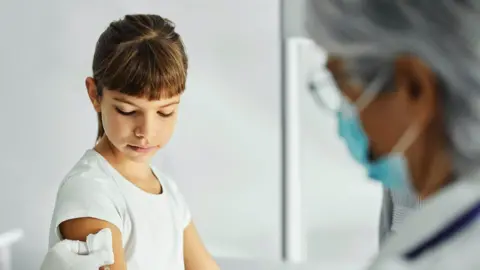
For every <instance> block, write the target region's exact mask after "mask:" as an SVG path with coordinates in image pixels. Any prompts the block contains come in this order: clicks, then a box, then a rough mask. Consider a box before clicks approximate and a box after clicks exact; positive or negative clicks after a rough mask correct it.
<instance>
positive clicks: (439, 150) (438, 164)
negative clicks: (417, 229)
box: [410, 138, 453, 200]
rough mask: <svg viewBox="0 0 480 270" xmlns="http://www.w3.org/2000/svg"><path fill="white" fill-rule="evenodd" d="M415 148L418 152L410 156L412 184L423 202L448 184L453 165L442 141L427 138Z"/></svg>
mask: <svg viewBox="0 0 480 270" xmlns="http://www.w3.org/2000/svg"><path fill="white" fill-rule="evenodd" d="M416 148H417V149H418V151H415V152H414V153H412V154H411V155H410V156H411V157H412V158H411V159H410V160H411V162H410V163H411V164H410V168H411V174H412V178H413V179H412V181H413V183H412V184H413V186H414V187H415V189H416V190H417V192H418V195H419V197H420V199H422V200H423V199H425V198H427V197H429V196H430V195H433V194H435V193H436V192H437V191H439V190H440V189H442V188H443V187H444V186H446V185H447V184H448V183H449V181H450V179H451V175H452V171H453V169H452V165H453V164H452V161H451V157H450V155H449V153H448V152H447V151H446V148H445V144H444V143H443V142H442V140H439V139H437V140H435V139H430V138H429V139H426V140H424V143H423V146H418V147H416ZM412 150H413V149H412ZM412 152H413V151H412ZM413 157H417V158H413Z"/></svg>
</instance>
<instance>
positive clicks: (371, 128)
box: [360, 108, 405, 157]
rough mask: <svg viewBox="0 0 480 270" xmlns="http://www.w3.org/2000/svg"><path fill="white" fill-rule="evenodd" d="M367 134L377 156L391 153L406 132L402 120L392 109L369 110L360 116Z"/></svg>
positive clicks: (372, 149)
mask: <svg viewBox="0 0 480 270" xmlns="http://www.w3.org/2000/svg"><path fill="white" fill-rule="evenodd" d="M360 119H361V121H362V124H363V128H364V130H365V133H367V136H368V138H369V140H370V147H371V151H372V152H373V154H374V155H375V156H377V157H378V156H382V155H385V154H387V153H389V152H390V151H391V150H392V148H393V147H394V146H395V145H396V144H397V143H398V141H399V139H400V137H401V135H402V134H403V133H404V132H405V128H404V127H403V124H402V120H401V119H400V118H399V117H398V114H397V113H396V112H395V111H394V110H393V109H392V108H389V109H387V108H384V109H383V110H376V109H375V108H367V109H365V111H364V112H362V114H361V115H360Z"/></svg>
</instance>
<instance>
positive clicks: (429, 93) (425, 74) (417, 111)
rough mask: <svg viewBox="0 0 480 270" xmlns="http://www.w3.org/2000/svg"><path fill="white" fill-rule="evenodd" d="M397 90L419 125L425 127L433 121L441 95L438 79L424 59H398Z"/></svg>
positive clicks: (411, 57) (404, 56)
mask: <svg viewBox="0 0 480 270" xmlns="http://www.w3.org/2000/svg"><path fill="white" fill-rule="evenodd" d="M395 88H396V90H398V91H399V93H398V94H399V95H400V96H401V97H402V98H403V99H404V101H405V102H406V103H408V107H409V108H410V109H411V110H413V111H412V113H413V114H414V115H415V116H416V120H415V121H417V123H418V124H420V125H421V126H422V127H425V126H426V125H428V124H429V123H430V122H431V121H433V119H434V118H435V116H436V114H437V100H438V95H439V91H438V88H437V78H436V76H435V74H434V73H433V71H432V70H431V69H430V68H429V67H428V65H427V64H426V63H425V62H424V61H423V60H422V59H420V58H418V57H416V56H412V55H401V56H399V57H398V58H397V59H396V61H395Z"/></svg>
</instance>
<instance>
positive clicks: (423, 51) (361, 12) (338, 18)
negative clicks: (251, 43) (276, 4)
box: [306, 0, 480, 169]
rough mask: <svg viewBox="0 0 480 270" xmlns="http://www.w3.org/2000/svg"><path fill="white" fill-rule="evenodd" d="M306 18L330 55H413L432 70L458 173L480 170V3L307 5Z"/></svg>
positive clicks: (317, 1)
mask: <svg viewBox="0 0 480 270" xmlns="http://www.w3.org/2000/svg"><path fill="white" fill-rule="evenodd" d="M306 14H307V17H306V30H307V32H308V33H309V35H310V37H311V38H312V39H313V40H314V41H315V42H316V43H317V44H318V45H319V46H320V47H322V48H323V49H324V50H325V51H326V52H328V53H330V54H338V55H340V56H343V57H355V56H359V55H366V54H368V55H370V56H374V57H378V58H390V59H392V60H393V59H394V58H395V57H396V56H397V55H398V54H400V53H409V54H413V55H416V56H418V57H420V58H421V59H422V60H423V61H424V62H425V63H426V64H428V65H429V66H430V68H431V69H432V70H433V72H435V73H436V74H437V76H438V78H439V80H440V81H441V82H442V84H443V86H442V91H443V92H442V101H443V104H444V112H445V118H446V126H447V127H446V128H447V130H446V131H447V135H448V136H449V139H450V140H451V142H452V148H453V149H452V150H453V152H454V155H455V163H456V168H457V169H460V168H465V167H471V166H476V167H478V166H479V165H477V164H479V162H480V136H479V134H480V27H479V26H480V1H478V0H429V1H427V0H385V1H382V0H307V9H306ZM358 68H359V69H362V68H363V67H362V65H359V66H358ZM385 68H387V67H385ZM357 72H361V70H358V71H357Z"/></svg>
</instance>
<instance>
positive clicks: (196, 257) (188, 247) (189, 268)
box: [183, 222, 220, 270]
mask: <svg viewBox="0 0 480 270" xmlns="http://www.w3.org/2000/svg"><path fill="white" fill-rule="evenodd" d="M183 256H184V260H185V269H186V270H218V269H220V267H218V265H217V263H216V262H215V260H214V259H213V258H212V256H211V255H210V254H209V253H208V251H207V249H206V248H205V246H204V245H203V242H202V240H201V239H200V235H199V234H198V232H197V229H196V228H195V225H194V224H193V222H190V224H189V225H188V226H187V227H186V228H185V230H184V232H183Z"/></svg>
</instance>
